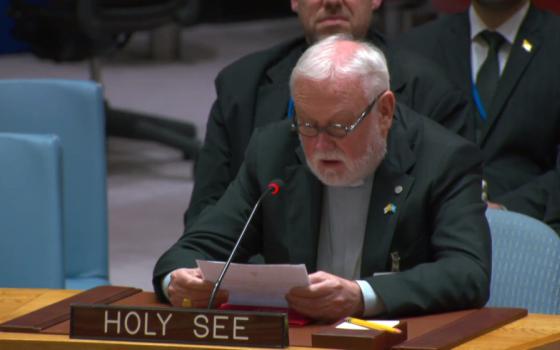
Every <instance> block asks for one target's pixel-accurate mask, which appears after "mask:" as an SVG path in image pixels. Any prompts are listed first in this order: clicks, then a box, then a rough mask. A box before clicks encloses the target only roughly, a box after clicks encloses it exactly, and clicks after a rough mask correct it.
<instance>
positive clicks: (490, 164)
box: [399, 6, 560, 232]
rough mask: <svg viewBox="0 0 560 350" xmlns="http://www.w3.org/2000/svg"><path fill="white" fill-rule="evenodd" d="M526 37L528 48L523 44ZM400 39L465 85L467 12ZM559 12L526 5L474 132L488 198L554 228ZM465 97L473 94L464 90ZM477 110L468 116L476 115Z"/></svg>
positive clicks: (559, 220) (558, 223) (558, 184)
mask: <svg viewBox="0 0 560 350" xmlns="http://www.w3.org/2000/svg"><path fill="white" fill-rule="evenodd" d="M525 40H526V41H527V42H528V43H530V45H531V49H530V50H527V49H525V48H524V47H523V42H524V41H525ZM399 41H400V44H402V45H403V46H406V47H407V48H409V49H413V50H415V51H418V52H419V53H421V54H423V55H425V56H427V57H429V58H431V59H432V60H433V61H434V62H435V63H437V64H438V65H439V66H440V67H441V68H443V70H444V71H445V72H446V74H447V76H448V77H449V78H450V80H451V81H452V82H453V83H454V84H455V85H457V86H458V87H460V88H461V89H462V90H463V91H464V92H465V93H467V94H469V96H472V94H471V93H470V92H471V76H472V75H471V63H470V61H471V60H470V57H471V50H470V42H471V39H470V22H469V17H468V12H465V13H460V14H454V15H450V16H447V17H443V18H441V19H438V20H436V21H435V22H432V23H429V24H426V25H424V26H421V27H418V28H415V29H413V30H411V31H410V32H409V33H406V34H405V35H404V36H403V37H402V38H401V39H399ZM559 62H560V19H559V18H558V17H557V16H554V15H552V14H551V13H548V12H543V11H540V10H538V9H536V8H534V7H533V6H531V7H530V8H529V11H528V13H527V15H526V17H525V19H524V21H523V23H522V24H521V27H520V29H519V32H518V35H517V37H516V39H515V43H514V44H513V47H512V49H511V53H510V56H509V60H508V61H507V64H506V66H505V68H504V70H503V73H502V75H501V78H500V81H499V84H498V87H497V92H496V95H495V97H494V101H493V104H492V106H491V108H490V110H489V112H488V121H487V125H486V127H483V128H482V132H481V136H480V138H479V139H478V140H474V137H473V135H467V136H469V137H470V138H471V139H473V140H474V141H475V142H476V143H477V144H478V145H479V146H480V148H481V150H482V152H483V154H484V178H485V179H486V181H487V182H488V195H489V200H490V201H492V202H497V203H500V204H502V205H504V206H506V207H507V209H508V210H512V211H516V212H520V213H524V214H527V215H530V216H532V217H535V218H537V219H539V220H543V221H544V222H546V223H548V224H549V225H551V226H552V227H553V228H554V229H555V230H556V231H557V232H560V170H559V169H558V166H557V165H556V157H557V151H558V149H557V146H558V144H560V63H559ZM471 98H472V97H471ZM476 118H478V115H476V116H472V117H471V118H470V119H469V122H470V123H473V125H474V123H475V120H476Z"/></svg>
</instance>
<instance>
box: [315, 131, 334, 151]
mask: <svg viewBox="0 0 560 350" xmlns="http://www.w3.org/2000/svg"><path fill="white" fill-rule="evenodd" d="M334 147H335V142H334V140H333V138H332V137H331V136H329V135H328V134H327V133H326V132H320V133H319V134H318V135H317V136H315V149H316V150H317V151H330V150H332V149H333V148H334Z"/></svg>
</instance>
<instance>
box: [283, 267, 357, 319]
mask: <svg viewBox="0 0 560 350" xmlns="http://www.w3.org/2000/svg"><path fill="white" fill-rule="evenodd" d="M309 282H310V285H309V286H307V287H296V288H292V290H290V292H289V293H288V294H287V295H286V299H287V300H288V304H289V306H290V308H291V309H294V310H295V311H297V312H299V313H300V314H302V315H305V316H308V317H311V318H313V319H316V320H325V321H335V320H338V319H341V318H342V317H346V316H361V315H362V313H363V310H364V302H363V300H362V299H363V298H362V290H361V289H360V286H359V285H358V283H357V282H356V281H350V280H347V279H344V278H341V277H338V276H335V275H331V274H329V273H326V272H323V271H318V272H315V273H312V274H310V275H309Z"/></svg>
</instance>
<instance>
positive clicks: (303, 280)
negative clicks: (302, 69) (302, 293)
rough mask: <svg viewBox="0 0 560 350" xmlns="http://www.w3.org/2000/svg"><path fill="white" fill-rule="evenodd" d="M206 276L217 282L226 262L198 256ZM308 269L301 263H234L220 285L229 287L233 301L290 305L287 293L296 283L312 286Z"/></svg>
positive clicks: (209, 279) (208, 279)
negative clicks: (201, 258)
mask: <svg viewBox="0 0 560 350" xmlns="http://www.w3.org/2000/svg"><path fill="white" fill-rule="evenodd" d="M196 263H197V264H198V267H199V268H200V270H201V271H202V274H203V276H204V279H205V280H207V281H211V282H216V280H217V279H218V276H219V275H220V273H221V271H222V268H223V266H224V264H225V263H224V262H218V261H204V260H197V261H196ZM308 285H309V279H308V277H307V269H306V268H305V265H304V264H301V265H273V264H266V265H253V264H235V263H232V264H231V265H230V267H229V269H228V271H227V273H226V275H225V277H224V280H223V281H222V285H221V287H220V289H226V290H228V291H229V300H228V303H229V304H233V305H250V306H273V307H287V306H288V303H287V302H286V299H285V297H284V296H285V295H286V294H287V293H288V291H289V290H290V289H292V288H293V287H299V286H308Z"/></svg>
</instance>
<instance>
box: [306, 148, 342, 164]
mask: <svg viewBox="0 0 560 350" xmlns="http://www.w3.org/2000/svg"><path fill="white" fill-rule="evenodd" d="M312 160H313V161H315V162H316V161H321V160H340V161H346V156H345V155H344V153H343V152H342V151H341V150H339V149H335V150H332V151H315V152H314V153H313V156H312Z"/></svg>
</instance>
